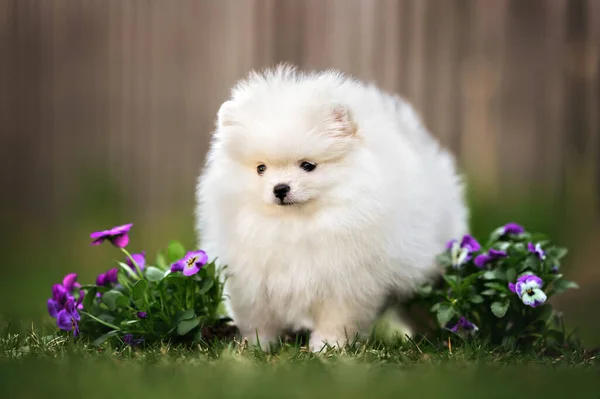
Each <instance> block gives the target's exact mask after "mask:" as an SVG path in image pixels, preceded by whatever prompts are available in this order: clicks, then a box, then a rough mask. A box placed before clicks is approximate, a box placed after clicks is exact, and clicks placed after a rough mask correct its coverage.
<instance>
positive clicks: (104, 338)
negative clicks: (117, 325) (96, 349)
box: [92, 330, 119, 346]
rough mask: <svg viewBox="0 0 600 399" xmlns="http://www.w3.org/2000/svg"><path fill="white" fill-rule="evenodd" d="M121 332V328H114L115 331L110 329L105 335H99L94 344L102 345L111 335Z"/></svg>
mask: <svg viewBox="0 0 600 399" xmlns="http://www.w3.org/2000/svg"><path fill="white" fill-rule="evenodd" d="M118 333H119V330H113V331H109V332H107V333H106V334H104V335H101V336H99V337H98V338H96V339H95V340H93V341H92V345H93V346H100V345H102V344H103V343H104V342H105V341H106V340H107V339H109V338H110V337H114V336H115V335H117V334H118Z"/></svg>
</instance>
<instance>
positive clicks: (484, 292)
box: [481, 289, 498, 296]
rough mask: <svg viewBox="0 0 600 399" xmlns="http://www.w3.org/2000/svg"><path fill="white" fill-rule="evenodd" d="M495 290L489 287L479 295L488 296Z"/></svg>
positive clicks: (493, 293)
mask: <svg viewBox="0 0 600 399" xmlns="http://www.w3.org/2000/svg"><path fill="white" fill-rule="evenodd" d="M496 292H498V291H496V290H493V289H489V290H485V291H481V295H485V296H490V295H495V294H496Z"/></svg>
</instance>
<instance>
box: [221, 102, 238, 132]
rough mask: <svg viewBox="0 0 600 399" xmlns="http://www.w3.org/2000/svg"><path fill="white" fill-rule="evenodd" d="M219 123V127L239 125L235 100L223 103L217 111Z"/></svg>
mask: <svg viewBox="0 0 600 399" xmlns="http://www.w3.org/2000/svg"><path fill="white" fill-rule="evenodd" d="M217 125H218V126H219V128H223V127H228V126H234V125H237V121H236V120H235V110H234V105H233V101H231V100H228V101H225V102H224V103H223V104H221V108H219V112H218V113H217Z"/></svg>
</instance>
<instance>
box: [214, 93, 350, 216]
mask: <svg viewBox="0 0 600 399" xmlns="http://www.w3.org/2000/svg"><path fill="white" fill-rule="evenodd" d="M217 127H218V129H217V136H218V137H217V140H219V141H220V142H221V145H222V148H223V150H224V151H225V153H226V154H227V156H228V159H229V160H230V162H229V164H228V165H229V166H228V167H230V168H231V169H232V171H233V170H235V172H234V173H231V174H229V172H227V174H228V176H230V177H229V178H230V179H237V181H236V182H235V184H234V186H235V192H234V193H232V195H235V196H236V197H238V199H241V200H242V201H244V202H245V203H253V204H256V205H259V206H261V207H268V208H273V209H275V208H279V209H299V208H303V207H305V206H306V205H307V204H318V203H320V202H327V201H329V202H331V201H335V198H336V191H339V189H340V187H341V186H343V185H344V184H345V182H346V181H347V180H348V178H349V174H351V173H352V168H351V167H349V163H350V158H351V154H352V152H353V149H354V148H355V146H356V144H357V143H358V141H359V137H358V132H357V127H356V125H355V122H354V120H353V118H352V114H351V112H350V110H349V109H348V107H346V106H345V105H343V104H339V103H329V102H327V101H325V102H322V101H320V99H319V98H318V97H317V98H314V97H313V96H311V95H307V93H302V92H295V91H294V90H293V88H288V90H282V91H279V92H276V93H271V94H270V95H266V96H265V95H263V96H260V95H258V96H256V97H254V96H250V97H249V98H248V99H246V101H236V100H235V99H233V100H229V101H227V102H225V103H224V104H223V105H222V106H221V108H220V110H219V113H218V121H217Z"/></svg>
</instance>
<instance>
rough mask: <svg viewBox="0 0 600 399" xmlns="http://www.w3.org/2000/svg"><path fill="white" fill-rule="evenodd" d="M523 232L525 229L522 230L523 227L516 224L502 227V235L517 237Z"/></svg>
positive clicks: (511, 223)
mask: <svg viewBox="0 0 600 399" xmlns="http://www.w3.org/2000/svg"><path fill="white" fill-rule="evenodd" d="M524 232H525V229H524V228H523V226H521V225H519V224H517V223H513V222H510V223H507V224H505V225H504V234H512V235H519V234H522V233H524Z"/></svg>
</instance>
